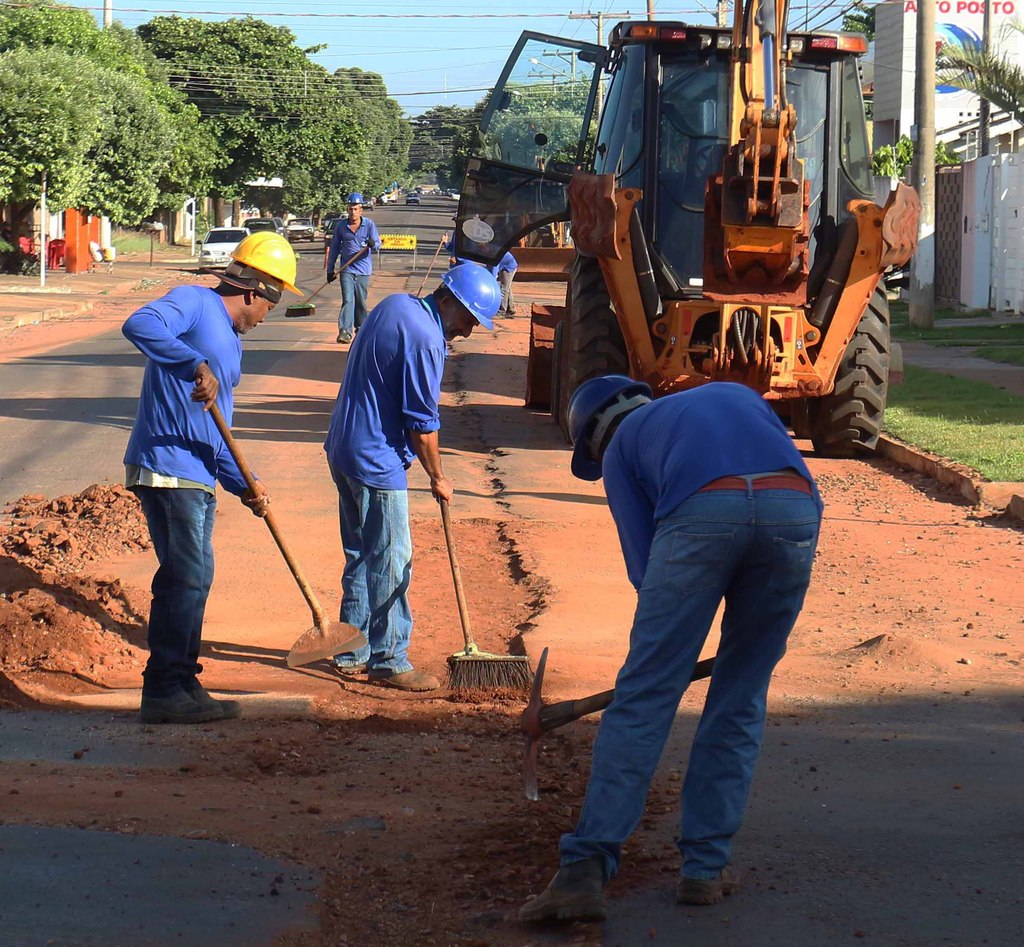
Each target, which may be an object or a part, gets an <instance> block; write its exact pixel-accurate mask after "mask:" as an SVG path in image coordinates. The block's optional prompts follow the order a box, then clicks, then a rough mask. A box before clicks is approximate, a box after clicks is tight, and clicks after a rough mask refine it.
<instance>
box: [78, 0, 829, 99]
mask: <svg viewBox="0 0 1024 947" xmlns="http://www.w3.org/2000/svg"><path fill="white" fill-rule="evenodd" d="M72 2H73V3H74V5H76V6H80V7H84V8H86V9H90V10H92V11H93V12H94V14H95V16H96V17H97V19H98V20H100V21H102V9H103V0H72ZM793 2H794V7H793V9H794V11H795V13H794V14H793V16H795V17H799V18H801V19H802V14H804V13H805V11H806V13H807V14H808V15H809V16H810V18H811V20H812V22H813V21H814V20H815V19H818V18H820V19H824V18H827V17H829V16H833V15H834V14H836V13H838V12H839V11H840V10H841V9H843V8H844V7H845V6H846V5H847V4H846V3H840V2H833V0H806V5H805V4H804V3H803V2H801V0H793ZM714 7H715V0H656V2H655V4H654V10H655V16H656V18H658V19H674V20H684V21H687V22H690V23H710V22H712V21H713V19H714V18H713V15H712V13H711V11H713V10H714ZM113 10H114V19H115V20H119V21H120V22H121V23H123V24H124V25H125V26H129V27H135V26H138V25H139V24H140V23H145V22H147V21H148V20H150V19H152V18H153V17H154V16H157V15H161V14H171V13H175V14H178V15H180V16H197V17H200V18H201V19H211V20H212V19H226V18H227V17H231V16H247V15H252V16H258V17H262V18H264V19H266V20H267V21H268V22H270V23H273V24H274V25H278V26H287V27H288V28H289V29H290V30H291V31H292V32H293V33H295V35H296V37H297V39H298V43H299V45H300V46H313V45H316V44H319V43H326V44H327V49H325V50H324V51H323V52H321V53H317V54H315V55H314V56H313V57H312V58H313V59H314V60H316V61H317V62H319V63H320V64H321V65H323V66H325V67H326V68H327V69H329V70H332V71H333V70H335V69H339V68H341V67H353V66H355V67H358V68H360V69H364V70H367V71H370V72H377V73H380V74H381V75H382V76H383V77H384V81H385V82H386V84H387V87H388V91H389V93H390V94H391V95H392V96H394V98H395V99H397V101H398V102H400V103H401V105H402V106H403V107H404V108H405V110H406V112H407V113H408V114H410V115H416V114H419V113H420V112H423V111H425V110H426V109H428V108H430V107H431V106H433V105H440V104H449V105H471V104H473V103H474V102H476V101H477V100H478V99H479V98H480V97H481V95H482V94H483V93H482V92H480V91H472V92H464V93H458V92H457V91H455V90H458V89H472V90H479V89H489V88H490V87H491V86H493V85H494V82H495V80H496V79H497V77H498V73H499V72H500V71H501V67H502V65H503V64H504V62H505V58H506V57H507V55H508V53H509V51H510V50H511V48H512V46H513V45H514V43H515V41H516V39H517V38H518V36H519V34H520V33H521V32H522V31H523V30H533V31H535V32H540V33H549V34H552V35H555V36H564V37H573V38H576V39H584V40H590V41H592V42H593V41H594V40H596V37H597V29H596V21H595V20H592V19H590V20H587V19H570V18H569V17H568V15H567V14H569V13H598V12H601V13H606V14H609V16H608V19H607V20H606V35H607V29H608V27H610V26H611V25H614V23H616V22H618V21H619V20H621V19H643V18H645V16H646V10H647V0H589V2H588V0H563V2H561V3H559V2H557V0H516V2H515V3H509V2H505V3H492V4H486V3H483V4H481V3H480V2H479V0H435V2H429V3H388V2H378V3H377V4H373V3H355V2H350V0H295V2H293V3H290V4H289V3H282V2H281V0H113ZM282 11H287V12H282ZM624 11H630V16H629V17H623V16H611V14H621V13H622V12H624ZM513 13H514V14H517V15H516V16H508V15H507V14H513ZM346 14H348V15H349V16H346ZM487 14H491V15H492V16H487ZM494 14H504V16H500V17H499V16H493V15H494ZM791 22H792V20H791ZM801 25H802V23H801ZM832 28H833V29H835V26H833V27H832Z"/></svg>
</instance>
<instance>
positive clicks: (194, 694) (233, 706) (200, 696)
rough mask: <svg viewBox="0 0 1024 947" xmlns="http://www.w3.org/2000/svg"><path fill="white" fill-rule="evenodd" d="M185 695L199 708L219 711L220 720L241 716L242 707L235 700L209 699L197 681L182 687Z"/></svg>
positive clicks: (204, 689)
mask: <svg viewBox="0 0 1024 947" xmlns="http://www.w3.org/2000/svg"><path fill="white" fill-rule="evenodd" d="M183 686H184V688H185V693H186V694H188V696H189V697H191V698H192V699H193V700H194V701H195V702H196V703H197V704H199V706H200V707H206V708H208V709H210V710H219V711H220V719H221V720H234V719H235V718H236V717H241V716H242V705H241V704H240V703H239V702H238V701H237V700H217V699H216V698H215V697H211V696H210V694H209V693H208V692H207V690H206V688H205V687H203V685H202V684H200V683H199V681H192V682H190V683H188V684H185V685H183Z"/></svg>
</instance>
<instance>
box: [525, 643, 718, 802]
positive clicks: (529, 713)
mask: <svg viewBox="0 0 1024 947" xmlns="http://www.w3.org/2000/svg"><path fill="white" fill-rule="evenodd" d="M547 661H548V649H547V648H545V649H544V651H543V652H542V653H541V656H540V661H539V662H538V663H537V672H536V674H534V678H533V689H532V690H531V692H530V702H529V704H527V706H526V710H524V711H523V715H522V717H521V718H520V720H519V727H520V729H521V730H522V731H523V789H524V791H525V792H526V798H527V799H532V800H534V801H536V799H537V798H538V786H537V756H538V752H537V751H538V748H539V746H540V738H541V737H542V736H543V735H544V734H545V733H550V732H551V731H552V730H557V729H558V728H559V727H564V726H565V725H566V724H567V723H572V722H573V721H574V720H579V719H580V717H586V716H587V715H588V714H593V713H597V711H599V710H604V709H605V708H607V707H608V706H609V705H610V704H611V702H612V701H613V700H614V699H615V690H614V688H613V689H612V690H610V691H601V692H600V693H599V694H591V695H590V696H589V697H581V698H579V700H562V701H559V702H558V703H557V704H545V703H544V702H543V700H542V698H541V688H542V686H543V683H544V669H545V667H546V665H547ZM714 666H715V659H714V658H705V659H704V660H703V661H698V662H697V664H696V665H695V666H694V669H693V676H692V677H691V678H690V682H691V683H692V682H693V681H699V680H701V679H702V678H705V677H710V676H711V671H712V669H713V668H714Z"/></svg>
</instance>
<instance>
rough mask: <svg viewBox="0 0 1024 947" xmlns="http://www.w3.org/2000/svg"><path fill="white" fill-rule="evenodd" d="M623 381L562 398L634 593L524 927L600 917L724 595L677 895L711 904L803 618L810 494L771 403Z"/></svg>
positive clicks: (813, 523) (690, 782) (582, 466)
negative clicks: (612, 672) (773, 687)
mask: <svg viewBox="0 0 1024 947" xmlns="http://www.w3.org/2000/svg"><path fill="white" fill-rule="evenodd" d="M651 395H652V393H651V389H650V388H649V387H648V386H647V385H646V384H644V383H643V382H638V381H635V380H634V379H632V378H627V377H625V376H624V375H606V376H603V377H599V378H592V379H590V380H589V381H586V382H584V383H583V384H582V385H580V387H579V388H577V389H576V391H575V393H574V394H573V396H572V399H571V401H570V402H569V417H568V420H569V432H570V434H571V435H572V438H573V443H574V448H573V455H572V472H573V474H575V475H576V476H577V477H579V478H580V479H582V480H597V479H599V478H601V477H602V476H603V477H604V487H605V493H606V494H607V496H608V506H609V508H610V509H611V513H612V517H613V518H614V520H615V525H616V528H617V529H618V533H619V542H620V544H621V545H622V552H623V556H624V558H625V560H626V572H627V574H628V575H629V580H630V582H632V583H633V585H634V587H635V588H636V589H637V605H636V612H635V614H634V617H633V627H632V629H631V631H630V635H629V653H628V654H627V656H626V662H625V664H624V665H623V666H622V669H621V670H620V671H619V674H618V677H617V678H616V681H615V697H614V699H613V700H612V703H611V705H610V706H609V707H608V709H607V710H605V712H604V715H603V716H602V718H601V725H600V729H599V730H598V734H597V739H596V740H595V742H594V752H593V763H592V765H591V770H590V781H589V783H588V785H587V792H586V796H585V798H584V802H583V807H582V809H581V810H580V816H579V821H578V823H577V825H576V828H575V829H574V830H573V831H572V832H569V833H567V834H566V835H563V836H562V839H561V845H560V854H561V857H560V868H559V870H558V873H557V874H556V875H555V877H554V878H553V879H552V881H551V883H550V884H549V885H548V887H547V888H545V889H544V891H542V892H541V894H540V895H539V896H538V897H536V898H534V899H533V900H532V901H528V902H527V903H526V904H525V905H524V906H523V907H522V908H521V909H520V911H519V918H520V919H521V920H523V921H531V922H547V921H554V920H562V921H571V920H580V921H582V920H603V919H604V918H605V916H606V913H607V911H606V905H605V899H604V892H603V888H604V886H605V885H606V884H607V883H608V882H609V881H610V880H611V878H612V877H613V876H614V875H615V873H616V872H617V871H618V868H619V861H620V858H621V855H622V846H623V844H624V843H625V842H626V840H627V839H628V838H629V837H630V836H631V835H632V834H633V832H634V831H635V830H636V827H637V826H638V825H639V823H640V820H641V818H642V816H643V811H644V802H645V800H646V797H647V791H648V788H649V787H650V782H651V778H652V776H653V775H654V771H655V768H656V767H657V765H658V761H659V759H660V757H661V753H662V749H663V747H664V746H665V742H666V740H667V739H668V735H669V730H670V729H671V727H672V722H673V720H674V719H675V715H676V710H677V708H678V706H679V701H680V699H681V698H682V696H683V693H684V691H685V690H686V688H687V686H688V685H689V683H690V680H691V678H692V676H693V672H694V667H695V665H696V663H697V659H698V657H699V656H700V652H701V649H702V647H703V646H704V642H705V639H706V638H707V636H708V632H709V630H710V628H711V625H712V622H713V621H714V619H715V614H716V613H717V611H718V608H719V605H720V604H721V603H722V601H723V600H724V602H725V612H724V617H723V618H722V627H721V641H720V643H719V647H718V655H717V657H716V658H715V664H714V671H713V673H712V678H711V686H710V688H709V689H708V694H707V698H706V700H705V704H704V710H703V713H702V714H701V718H700V723H699V724H698V726H697V732H696V735H695V736H694V738H693V745H692V747H691V750H690V758H689V762H688V764H687V767H686V779H685V781H684V782H683V787H682V817H681V826H680V831H679V836H678V845H679V850H680V853H681V855H682V869H681V875H680V877H679V879H678V882H677V888H676V900H677V901H678V902H679V903H681V904H690V905H704V904H717V903H718V902H719V901H721V900H722V899H723V898H724V897H725V896H726V895H730V894H734V893H735V892H736V891H737V890H738V889H739V879H738V877H737V875H736V873H735V872H734V871H733V869H732V868H731V867H730V865H729V860H730V854H731V850H732V838H733V835H734V834H735V833H736V831H737V830H738V829H739V827H740V822H741V821H742V817H743V810H744V808H745V806H746V801H747V794H748V792H749V790H750V784H751V779H752V777H753V773H754V766H755V763H756V762H757V757H758V753H759V751H760V747H761V737H762V734H763V731H764V723H765V714H766V702H767V694H768V682H769V679H770V678H771V675H772V671H773V670H774V668H775V665H776V664H777V663H778V661H779V659H780V658H781V657H782V655H783V653H784V652H785V650H786V641H787V639H788V637H789V633H790V631H791V630H792V628H793V625H794V623H795V622H796V619H797V616H798V615H799V614H800V609H801V608H802V607H803V601H804V595H805V594H806V592H807V586H808V583H809V582H810V578H811V565H812V563H813V561H814V551H815V548H816V546H817V542H818V530H819V527H820V523H821V510H822V506H821V499H820V498H819V496H818V491H817V488H816V487H815V485H814V480H813V479H812V478H811V475H810V472H809V471H808V470H807V466H806V465H805V464H804V461H803V458H802V457H801V456H800V452H799V451H798V450H797V449H796V446H795V445H794V444H793V441H792V439H791V438H790V436H789V434H788V433H787V432H786V429H785V428H784V427H783V425H782V423H781V422H780V421H779V418H778V416H777V415H776V414H775V412H774V411H773V410H772V408H771V406H770V405H769V404H768V403H767V402H766V401H765V400H764V399H763V398H762V397H761V396H760V395H759V394H758V393H757V392H756V391H753V390H752V389H750V388H747V387H745V386H744V385H736V384H731V383H728V382H712V383H711V384H707V385H702V386H700V387H699V388H694V389H692V390H690V391H683V392H680V393H678V394H673V395H668V396H666V397H664V398H660V399H658V400H657V401H652V400H651Z"/></svg>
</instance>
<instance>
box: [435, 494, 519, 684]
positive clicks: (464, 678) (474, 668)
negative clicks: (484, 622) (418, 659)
mask: <svg viewBox="0 0 1024 947" xmlns="http://www.w3.org/2000/svg"><path fill="white" fill-rule="evenodd" d="M441 522H442V523H443V524H444V541H445V545H446V546H447V547H448V562H449V563H450V564H451V567H452V581H453V582H454V583H455V601H456V602H457V603H458V606H459V621H460V622H461V623H462V637H463V639H464V640H465V644H466V647H465V650H463V651H458V652H456V653H455V654H453V655H451V657H449V658H448V686H449V687H450V688H451V689H452V690H461V691H470V690H491V689H493V688H503V689H510V690H529V689H530V685H531V684H532V683H533V672H532V671H531V670H530V659H529V658H528V657H527V656H526V655H525V654H524V655H514V654H487V652H485V651H481V650H480V649H479V648H478V647H477V646H476V642H475V641H474V640H473V629H472V627H471V626H470V622H469V609H468V608H467V606H466V593H465V591H464V589H463V587H462V571H461V570H460V569H459V560H458V558H457V557H456V555H455V540H454V538H453V537H452V518H451V513H450V511H449V509H448V501H447V500H444V499H442V500H441Z"/></svg>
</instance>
